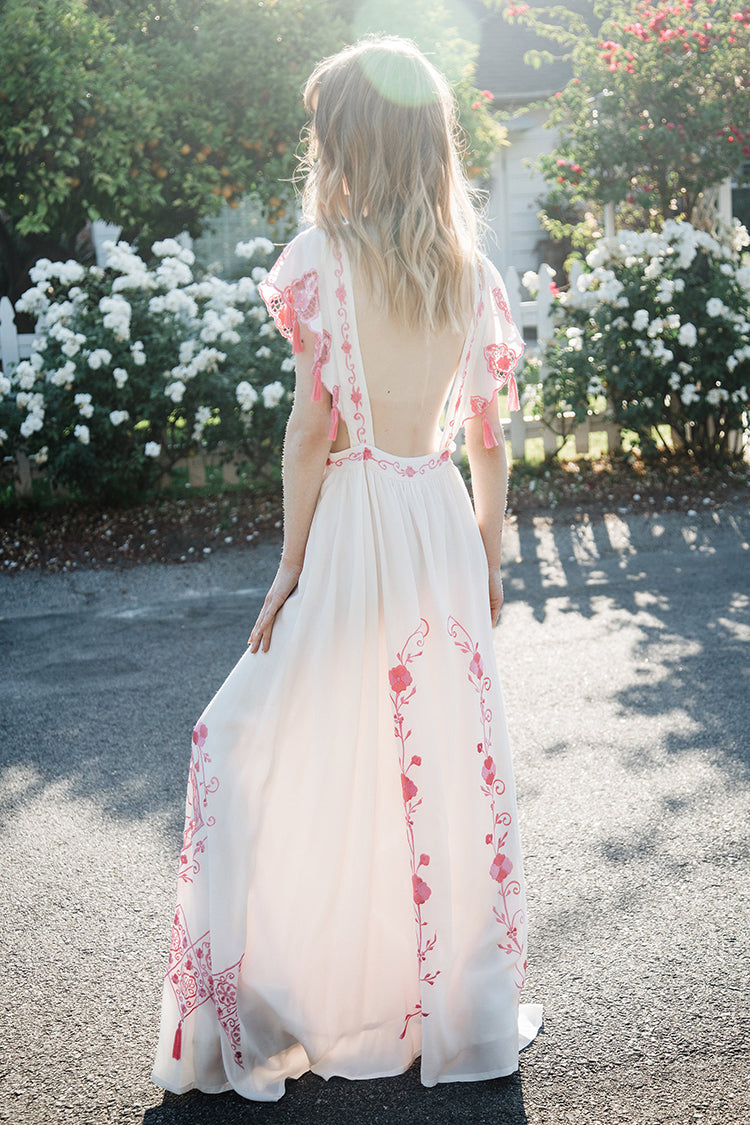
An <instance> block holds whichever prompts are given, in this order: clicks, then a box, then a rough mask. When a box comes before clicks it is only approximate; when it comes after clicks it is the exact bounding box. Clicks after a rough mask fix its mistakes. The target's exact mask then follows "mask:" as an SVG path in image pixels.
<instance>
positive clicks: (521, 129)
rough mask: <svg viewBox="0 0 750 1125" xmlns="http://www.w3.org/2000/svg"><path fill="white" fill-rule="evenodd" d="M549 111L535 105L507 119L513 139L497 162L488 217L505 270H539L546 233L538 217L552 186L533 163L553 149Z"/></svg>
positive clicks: (491, 249)
mask: <svg viewBox="0 0 750 1125" xmlns="http://www.w3.org/2000/svg"><path fill="white" fill-rule="evenodd" d="M545 117H546V113H545V111H544V110H543V109H537V110H531V111H529V112H527V113H524V115H523V117H521V118H518V119H517V120H515V121H512V122H509V123H508V140H509V141H510V144H509V145H504V146H503V147H502V148H501V149H500V151H499V153H498V155H497V157H496V159H495V162H494V164H493V168H492V176H491V183H490V197H489V204H488V208H487V220H488V223H489V226H490V228H491V235H490V245H489V246H488V253H489V256H490V258H492V260H493V261H494V262H495V264H496V265H497V266H498V268H499V269H500V270H501V271H502V270H505V269H508V267H509V266H515V268H516V269H517V270H518V272H519V274H523V273H524V271H525V270H536V269H537V267H538V266H539V263H540V261H541V258H540V248H539V243H540V242H541V241H542V240H543V239H544V238H545V237H546V235H545V232H544V230H543V229H542V226H541V224H540V222H539V219H538V217H537V215H538V212H539V199H540V197H542V196H544V195H545V194H546V192H547V186H546V184H545V182H544V180H543V179H542V177H541V175H540V173H539V172H538V171H536V170H535V169H533V168H532V167H531V165H532V164H533V163H535V162H536V161H537V160H538V158H539V155H540V153H543V152H551V151H552V149H553V148H554V144H555V134H554V132H553V131H552V130H550V129H545V128H544V127H543V123H544V120H545Z"/></svg>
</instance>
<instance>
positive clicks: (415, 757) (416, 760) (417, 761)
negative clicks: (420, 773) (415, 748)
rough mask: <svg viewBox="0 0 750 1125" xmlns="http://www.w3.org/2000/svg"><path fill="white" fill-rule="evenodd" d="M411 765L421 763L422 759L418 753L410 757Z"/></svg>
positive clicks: (419, 764)
mask: <svg viewBox="0 0 750 1125" xmlns="http://www.w3.org/2000/svg"><path fill="white" fill-rule="evenodd" d="M411 765H413V766H421V765H422V759H421V758H420V757H419V755H418V754H415V755H414V757H413V758H412V760H411Z"/></svg>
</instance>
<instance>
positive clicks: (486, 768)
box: [482, 758, 495, 785]
mask: <svg viewBox="0 0 750 1125" xmlns="http://www.w3.org/2000/svg"><path fill="white" fill-rule="evenodd" d="M482 777H483V778H484V781H485V783H486V784H487V785H492V782H493V781H494V780H495V763H494V761H493V759H492V758H485V759H484V765H483V766H482Z"/></svg>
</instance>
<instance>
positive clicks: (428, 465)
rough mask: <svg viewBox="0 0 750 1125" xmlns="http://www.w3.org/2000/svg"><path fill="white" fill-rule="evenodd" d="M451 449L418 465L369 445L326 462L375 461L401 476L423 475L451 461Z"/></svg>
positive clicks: (334, 465)
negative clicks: (407, 463) (402, 461)
mask: <svg viewBox="0 0 750 1125" xmlns="http://www.w3.org/2000/svg"><path fill="white" fill-rule="evenodd" d="M450 456H451V455H450V450H449V449H441V450H440V452H439V453H436V454H434V456H432V457H429V459H428V460H425V461H422V462H421V463H420V464H418V465H416V466H415V465H403V464H402V463H401V461H400V460H399V459H398V458H397V457H392V456H390V455H389V454H388V453H384V452H383V450H381V449H378V450H374V451H373V450H372V449H371V448H370V447H369V446H367V445H366V446H364V447H363V446H358V447H357V448H356V449H352V450H346V451H344V452H342V453H335V454H333V456H331V457H329V458H328V461H327V462H326V464H327V465H328V466H330V467H332V468H336V467H337V466H339V465H343V464H345V463H346V462H347V461H373V462H374V463H375V464H376V465H377V466H378V468H379V469H384V470H387V471H388V472H392V473H395V474H396V476H399V477H408V478H411V477H423V476H425V474H426V473H429V472H432V470H433V469H438V468H440V466H441V465H445V464H446V463H447V462H448V461H450Z"/></svg>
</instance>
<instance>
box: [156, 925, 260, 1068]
mask: <svg viewBox="0 0 750 1125" xmlns="http://www.w3.org/2000/svg"><path fill="white" fill-rule="evenodd" d="M243 956H244V955H243ZM241 965H242V957H240V959H239V961H236V962H235V963H234V964H233V965H230V966H229V967H228V968H226V969H224V970H223V972H221V973H214V972H213V970H212V967H211V940H210V934H209V931H208V930H207V931H206V932H205V933H204V934H202V935H201V936H200V937H199V938H196V939H195V941H192V940H191V937H190V933H189V930H188V925H187V918H186V917H185V912H184V910H183V908H182V906H179V905H178V907H177V910H176V911H175V916H174V922H173V924H172V936H171V941H170V952H169V962H168V965H167V973H166V977H167V980H168V981H169V983H170V985H171V986H172V991H173V992H174V996H175V1000H176V1002H177V1009H178V1012H179V1023H178V1024H177V1028H176V1031H175V1036H174V1044H173V1047H172V1057H173V1058H174V1059H179V1058H180V1057H181V1054H182V1025H183V1023H184V1022H185V1020H186V1019H187V1018H188V1016H189V1015H190V1014H191V1013H192V1012H194V1011H195V1009H196V1008H199V1007H200V1006H201V1005H202V1004H205V1003H206V1002H207V1001H208V1000H210V1001H212V1002H213V1005H214V1009H215V1011H216V1018H217V1020H218V1022H219V1025H220V1027H221V1028H222V1030H223V1032H224V1034H225V1035H226V1037H227V1039H228V1040H229V1043H230V1045H231V1047H232V1049H233V1053H234V1061H235V1063H236V1064H237V1066H239V1067H240V1068H241V1069H244V1063H243V1061H242V1053H241V1051H240V1023H239V1016H238V1013H237V984H238V980H239V973H240V967H241Z"/></svg>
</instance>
